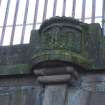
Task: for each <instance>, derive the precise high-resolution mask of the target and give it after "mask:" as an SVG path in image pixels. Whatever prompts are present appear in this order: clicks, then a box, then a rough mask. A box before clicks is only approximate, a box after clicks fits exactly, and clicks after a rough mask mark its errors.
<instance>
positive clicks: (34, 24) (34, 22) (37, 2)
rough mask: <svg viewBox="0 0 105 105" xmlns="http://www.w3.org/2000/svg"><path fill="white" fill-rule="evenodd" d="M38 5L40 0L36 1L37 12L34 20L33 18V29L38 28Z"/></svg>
mask: <svg viewBox="0 0 105 105" xmlns="http://www.w3.org/2000/svg"><path fill="white" fill-rule="evenodd" d="M38 5H39V0H36V3H35V14H34V20H33V29H35V28H36V21H37V14H38Z"/></svg>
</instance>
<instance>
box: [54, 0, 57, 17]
mask: <svg viewBox="0 0 105 105" xmlns="http://www.w3.org/2000/svg"><path fill="white" fill-rule="evenodd" d="M56 9H57V0H54V6H53V16H55V15H56Z"/></svg>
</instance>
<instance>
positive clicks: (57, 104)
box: [43, 85, 67, 105]
mask: <svg viewBox="0 0 105 105" xmlns="http://www.w3.org/2000/svg"><path fill="white" fill-rule="evenodd" d="M66 89H67V86H66V85H53V86H46V88H45V94H44V100H43V105H65V101H66V94H67V92H66Z"/></svg>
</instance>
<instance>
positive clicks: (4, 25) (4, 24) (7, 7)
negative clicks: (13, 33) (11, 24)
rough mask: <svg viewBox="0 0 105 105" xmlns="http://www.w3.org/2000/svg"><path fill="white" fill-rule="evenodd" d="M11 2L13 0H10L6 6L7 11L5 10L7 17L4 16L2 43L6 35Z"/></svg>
mask: <svg viewBox="0 0 105 105" xmlns="http://www.w3.org/2000/svg"><path fill="white" fill-rule="evenodd" d="M10 2H11V0H8V2H7V6H6V12H5V17H4V23H3V29H2V33H1V38H0V45H2V44H3V40H4V35H5V29H6V24H7V19H8V13H9V6H10Z"/></svg>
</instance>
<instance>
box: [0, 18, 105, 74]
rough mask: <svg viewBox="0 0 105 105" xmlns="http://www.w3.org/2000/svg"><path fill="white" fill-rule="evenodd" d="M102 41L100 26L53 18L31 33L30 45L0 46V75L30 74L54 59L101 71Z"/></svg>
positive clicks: (102, 67) (102, 65) (102, 60)
mask: <svg viewBox="0 0 105 105" xmlns="http://www.w3.org/2000/svg"><path fill="white" fill-rule="evenodd" d="M102 38H103V34H102V29H101V27H100V25H99V24H96V23H94V24H86V23H82V22H79V21H78V20H76V19H73V18H69V17H53V18H51V19H49V20H46V21H45V22H43V23H42V25H41V27H40V29H39V30H32V32H31V38H30V43H29V44H26V45H16V46H6V47H0V75H14V74H30V73H32V69H33V68H34V66H36V65H37V64H38V63H41V62H45V61H56V60H58V61H65V62H69V63H71V64H73V65H78V66H81V67H83V68H85V69H88V70H90V69H94V70H96V69H98V70H99V69H104V68H105V67H104V65H105V64H104V61H105V57H104V52H103V51H104V44H103V40H102ZM102 52H103V53H102Z"/></svg>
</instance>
